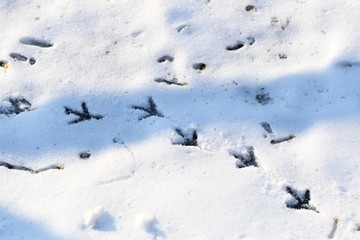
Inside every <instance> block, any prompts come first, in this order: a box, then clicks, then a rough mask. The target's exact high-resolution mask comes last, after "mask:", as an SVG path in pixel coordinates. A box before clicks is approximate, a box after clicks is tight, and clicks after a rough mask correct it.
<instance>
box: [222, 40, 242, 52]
mask: <svg viewBox="0 0 360 240" xmlns="http://www.w3.org/2000/svg"><path fill="white" fill-rule="evenodd" d="M244 45H245V44H244V42H242V41H238V42H237V43H235V44H233V45H228V46H226V50H228V51H236V50H239V49H240V48H242V47H243V46H244Z"/></svg>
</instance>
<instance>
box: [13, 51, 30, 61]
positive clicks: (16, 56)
mask: <svg viewBox="0 0 360 240" xmlns="http://www.w3.org/2000/svg"><path fill="white" fill-rule="evenodd" d="M9 56H10V57H11V58H12V59H14V60H18V61H22V62H25V61H27V57H25V56H24V55H21V54H20V53H10V54H9Z"/></svg>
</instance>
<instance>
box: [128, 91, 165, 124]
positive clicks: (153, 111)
mask: <svg viewBox="0 0 360 240" xmlns="http://www.w3.org/2000/svg"><path fill="white" fill-rule="evenodd" d="M131 108H133V109H136V110H141V111H144V112H145V113H147V114H145V115H144V116H141V117H139V120H143V119H145V118H148V117H151V116H155V117H164V115H163V114H162V113H161V112H159V110H158V109H157V106H156V104H155V102H154V100H153V99H152V97H151V96H150V97H148V104H147V106H145V107H144V106H137V105H133V106H131Z"/></svg>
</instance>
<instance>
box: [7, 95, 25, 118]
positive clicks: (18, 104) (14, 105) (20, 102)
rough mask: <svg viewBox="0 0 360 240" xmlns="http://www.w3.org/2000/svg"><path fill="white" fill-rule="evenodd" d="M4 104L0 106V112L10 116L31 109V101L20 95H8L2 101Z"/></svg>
mask: <svg viewBox="0 0 360 240" xmlns="http://www.w3.org/2000/svg"><path fill="white" fill-rule="evenodd" d="M3 103H4V104H5V106H0V114H4V115H6V116H11V115H13V114H15V115H17V114H20V113H22V112H26V111H30V110H31V103H30V102H29V101H28V100H26V99H25V98H24V97H22V96H18V97H9V98H8V99H6V100H5V101H3Z"/></svg>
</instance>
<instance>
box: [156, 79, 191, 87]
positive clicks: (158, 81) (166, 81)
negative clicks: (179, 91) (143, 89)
mask: <svg viewBox="0 0 360 240" xmlns="http://www.w3.org/2000/svg"><path fill="white" fill-rule="evenodd" d="M154 81H155V82H157V83H166V84H167V85H178V86H185V85H187V83H186V82H185V83H180V82H178V79H177V78H175V77H174V78H172V79H166V78H155V79H154Z"/></svg>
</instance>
